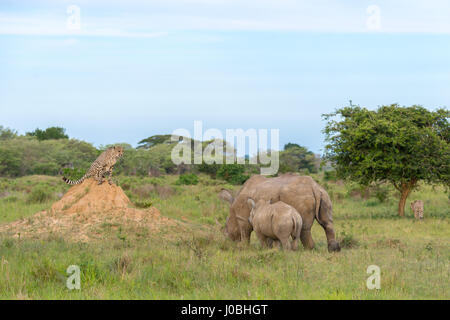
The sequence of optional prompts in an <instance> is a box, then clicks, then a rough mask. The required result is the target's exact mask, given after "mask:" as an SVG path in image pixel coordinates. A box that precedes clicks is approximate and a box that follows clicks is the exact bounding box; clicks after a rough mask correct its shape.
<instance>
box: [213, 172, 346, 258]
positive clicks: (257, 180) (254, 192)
mask: <svg viewBox="0 0 450 320" xmlns="http://www.w3.org/2000/svg"><path fill="white" fill-rule="evenodd" d="M221 192H223V190H222V191H221ZM224 192H228V193H229V191H226V190H225V191H224ZM226 198H227V199H228V200H227V201H228V202H230V201H229V200H230V199H231V200H232V201H231V202H230V204H231V205H230V214H229V216H228V218H227V221H226V224H225V227H224V232H225V234H226V235H227V236H228V237H229V238H230V239H232V240H235V241H247V242H250V235H251V232H252V231H253V227H252V226H251V224H250V223H249V222H248V218H249V216H250V209H249V207H248V204H247V200H248V199H249V198H250V199H253V200H254V201H255V202H258V201H259V200H265V201H270V200H271V201H272V203H275V202H278V201H282V202H284V203H286V204H288V205H290V206H292V207H294V208H295V210H297V212H298V213H299V214H300V216H301V217H302V221H303V226H302V231H301V234H300V240H301V241H302V244H303V247H304V248H306V249H312V248H314V241H313V239H312V237H311V228H312V225H313V223H314V220H317V221H318V223H319V224H320V225H321V227H322V228H323V229H324V231H325V234H326V237H327V242H328V251H330V252H331V251H340V246H339V243H338V242H337V241H336V239H335V232H334V226H333V217H332V211H333V210H332V204H331V200H330V197H329V196H328V193H327V192H326V191H325V189H323V188H322V187H321V186H320V185H319V184H318V183H317V182H315V181H314V180H313V179H312V178H311V177H309V176H299V175H296V174H283V175H280V176H278V177H275V178H266V177H264V176H260V175H254V176H252V177H251V178H250V179H248V180H247V181H246V182H245V183H244V185H243V186H242V188H241V190H240V191H239V192H238V193H237V194H236V196H235V197H233V196H232V195H231V193H229V195H227V196H226Z"/></svg>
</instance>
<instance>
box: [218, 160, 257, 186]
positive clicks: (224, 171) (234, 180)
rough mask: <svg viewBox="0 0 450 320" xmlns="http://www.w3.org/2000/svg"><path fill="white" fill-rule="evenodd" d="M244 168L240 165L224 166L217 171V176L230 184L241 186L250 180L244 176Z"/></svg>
mask: <svg viewBox="0 0 450 320" xmlns="http://www.w3.org/2000/svg"><path fill="white" fill-rule="evenodd" d="M244 172H245V167H244V166H243V165H241V164H224V165H223V166H222V167H221V168H220V169H219V170H218V171H217V176H218V177H219V178H221V179H223V180H225V181H227V182H229V183H231V184H235V185H238V184H243V183H244V182H245V181H247V180H248V178H250V176H248V175H245V174H244Z"/></svg>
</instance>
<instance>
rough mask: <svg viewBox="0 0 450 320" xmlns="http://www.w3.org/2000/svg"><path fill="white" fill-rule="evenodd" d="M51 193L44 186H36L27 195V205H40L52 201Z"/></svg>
mask: <svg viewBox="0 0 450 320" xmlns="http://www.w3.org/2000/svg"><path fill="white" fill-rule="evenodd" d="M52 197H53V195H52V192H51V191H49V190H48V189H47V188H45V187H44V186H36V187H35V188H34V189H33V190H32V191H31V192H30V193H29V194H28V198H27V202H28V203H42V202H46V201H48V200H50V199H52Z"/></svg>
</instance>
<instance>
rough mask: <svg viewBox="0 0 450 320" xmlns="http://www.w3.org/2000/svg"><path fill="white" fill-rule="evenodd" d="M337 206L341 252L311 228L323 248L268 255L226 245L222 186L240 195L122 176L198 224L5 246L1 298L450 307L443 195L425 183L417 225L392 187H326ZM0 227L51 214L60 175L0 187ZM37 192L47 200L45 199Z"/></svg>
mask: <svg viewBox="0 0 450 320" xmlns="http://www.w3.org/2000/svg"><path fill="white" fill-rule="evenodd" d="M313 177H314V178H315V179H317V180H319V181H320V182H321V183H322V185H324V186H325V188H326V189H327V190H328V192H329V194H330V196H331V197H332V200H333V204H334V222H335V228H336V231H337V238H338V239H339V241H340V243H341V246H342V251H341V252H340V253H328V251H327V243H326V238H325V236H324V233H323V230H322V228H321V227H320V226H318V225H317V223H316V224H315V225H314V227H313V230H312V232H313V237H314V240H315V241H316V248H315V249H314V250H313V251H305V250H303V249H302V248H300V251H299V252H283V251H279V250H278V249H270V250H269V249H261V247H260V245H259V242H258V241H257V239H256V238H255V236H254V235H252V241H251V244H250V246H245V245H242V244H241V243H235V242H232V241H230V240H228V239H226V238H225V237H224V236H223V235H222V233H221V232H220V228H219V227H218V226H217V224H216V221H215V220H216V219H217V220H218V221H219V223H220V224H223V223H224V222H225V219H226V216H227V214H228V204H227V203H224V202H223V201H221V200H219V199H218V197H217V193H218V192H219V191H220V189H221V188H223V187H225V188H228V189H232V190H236V189H238V188H239V186H234V185H230V184H228V183H227V182H224V181H222V180H218V179H216V180H214V179H211V178H210V177H209V176H208V175H205V174H200V175H199V176H198V178H199V181H198V183H197V184H195V185H184V184H179V183H177V181H178V179H179V177H178V176H177V175H164V176H161V177H137V176H118V177H117V178H116V181H117V183H118V184H119V185H120V186H121V187H122V188H123V189H124V190H125V192H126V194H127V195H128V196H129V197H130V198H131V200H132V201H133V202H134V203H135V204H142V203H147V204H148V203H150V205H153V206H155V207H157V208H158V209H159V210H160V211H161V212H162V213H163V214H164V215H166V216H168V217H170V218H172V219H176V220H178V221H182V222H184V223H187V224H188V225H189V230H190V231H189V232H184V233H179V232H177V231H176V229H174V230H172V229H168V230H162V231H161V232H158V233H154V234H152V233H149V232H148V233H146V234H142V230H138V229H136V230H134V229H125V228H122V229H121V226H114V227H111V226H108V227H107V228H106V227H105V230H104V233H105V234H104V237H105V240H104V241H96V242H90V243H74V242H73V241H71V240H70V239H66V238H62V237H59V236H58V235H53V236H52V235H49V236H48V237H46V238H42V239H35V240H31V239H17V238H10V237H7V236H5V235H2V236H1V239H0V257H1V258H0V270H1V272H0V297H1V298H3V299H5V298H12V299H52V298H55V299H62V298H63V299H80V298H81V299H101V298H104V299H123V298H131V299H143V298H146V299H168V298H174V299H190V298H192V299H411V298H414V299H449V298H450V296H449V292H450V290H449V289H450V285H449V284H450V281H449V280H450V279H449V267H450V266H449V259H450V252H449V249H448V248H449V244H450V228H449V227H450V226H449V219H448V214H449V212H448V207H449V198H448V194H446V193H445V190H444V189H443V188H442V187H435V188H433V187H431V186H428V185H425V184H423V185H421V186H420V187H419V189H417V190H415V191H413V192H412V194H411V199H423V200H424V201H425V208H426V213H425V214H426V216H425V219H424V220H423V221H416V220H414V219H413V217H412V213H411V212H407V213H406V218H400V217H398V215H397V214H396V202H397V201H396V197H395V192H396V190H395V189H394V188H393V187H392V186H390V185H388V184H386V185H382V186H377V187H370V188H361V187H360V186H359V185H357V184H343V183H342V181H340V180H328V181H325V180H324V177H323V174H322V173H321V174H313ZM0 181H1V183H0V186H1V189H0V190H1V191H0V194H1V199H0V222H1V223H5V222H10V221H14V220H17V219H20V218H26V217H29V216H31V215H32V214H34V213H35V212H37V211H40V210H43V209H47V208H49V207H50V206H51V204H52V203H53V202H54V201H55V200H56V199H58V198H59V197H60V196H61V195H62V193H63V192H65V191H66V190H67V189H68V187H67V186H66V185H65V184H64V183H63V182H62V181H60V179H59V178H57V177H48V176H26V177H21V178H15V179H12V178H1V179H0ZM35 190H38V191H35ZM74 264H75V265H78V266H80V269H81V290H73V291H70V290H68V289H67V288H66V285H65V281H66V279H67V276H68V275H67V273H66V269H67V267H68V266H69V265H74ZM373 264H374V265H378V266H379V267H380V268H381V289H380V290H368V289H367V287H366V280H367V278H368V276H369V275H368V274H367V273H366V270H367V267H368V266H369V265H373Z"/></svg>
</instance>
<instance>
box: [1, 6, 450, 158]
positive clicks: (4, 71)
mask: <svg viewBox="0 0 450 320" xmlns="http://www.w3.org/2000/svg"><path fill="white" fill-rule="evenodd" d="M71 4H75V5H77V6H78V7H79V8H80V10H81V15H80V17H81V25H80V26H81V30H69V29H68V28H67V27H66V21H67V18H68V16H69V15H68V14H67V12H66V10H67V7H68V6H69V5H71ZM370 5H377V8H379V13H380V15H379V17H380V19H379V20H378V21H379V24H378V25H377V28H375V29H374V28H373V24H370V23H371V22H370V20H369V24H368V19H371V17H372V18H373V11H370V10H369V11H368V10H367V9H368V7H369V6H370ZM372 21H373V20H372ZM350 99H351V100H353V103H355V104H360V105H364V106H367V107H370V108H374V107H376V106H378V105H381V104H390V103H400V104H402V105H411V104H422V105H424V106H425V107H427V108H430V109H435V108H437V107H443V106H444V107H448V106H449V104H450V2H448V1H440V0H436V1H419V0H412V1H411V0H410V1H403V0H390V1H385V0H383V1H335V0H319V1H293V0H262V1H261V0H260V1H246V0H242V1H234V0H227V1H225V0H209V1H207V0H184V1H182V0H166V1H159V0H157V1H147V2H146V3H145V4H143V2H141V1H134V0H132V1H84V0H83V1H4V0H0V115H1V116H0V125H4V126H9V127H12V128H15V129H17V130H19V132H21V133H24V132H25V131H30V130H33V129H35V128H36V127H40V128H46V127H48V126H54V125H57V126H63V127H65V128H67V131H68V133H69V135H70V136H71V137H75V138H78V139H83V140H87V141H90V142H93V143H94V144H95V145H100V144H110V143H114V142H129V143H132V144H133V145H136V143H137V142H138V141H139V140H140V139H142V138H145V137H148V136H150V135H153V134H159V133H171V132H172V131H173V130H174V129H177V128H186V129H189V130H191V131H193V121H194V120H202V121H203V123H204V124H203V125H204V128H205V129H207V128H212V127H214V128H219V129H221V130H223V131H225V129H226V128H243V129H248V128H256V129H259V128H268V129H271V128H279V129H280V140H281V145H283V144H285V143H287V142H296V143H299V144H302V145H305V146H307V147H309V148H310V149H312V150H313V151H315V152H321V149H322V148H323V135H322V133H321V130H322V129H323V126H324V123H323V121H322V120H321V114H322V113H328V112H331V111H333V110H334V109H335V108H337V107H342V106H345V105H347V104H348V100H350Z"/></svg>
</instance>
